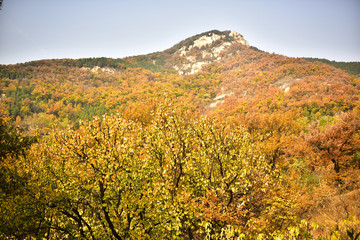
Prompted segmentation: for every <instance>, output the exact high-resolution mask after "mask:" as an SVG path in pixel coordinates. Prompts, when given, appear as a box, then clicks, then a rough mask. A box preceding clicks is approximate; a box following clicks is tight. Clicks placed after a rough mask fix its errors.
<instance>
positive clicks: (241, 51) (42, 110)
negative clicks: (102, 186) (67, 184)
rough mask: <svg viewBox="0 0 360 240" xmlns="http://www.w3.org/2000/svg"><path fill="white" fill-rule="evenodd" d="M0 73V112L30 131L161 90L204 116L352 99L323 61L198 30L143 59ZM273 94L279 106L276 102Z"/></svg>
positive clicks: (349, 85) (352, 88)
mask: <svg viewBox="0 0 360 240" xmlns="http://www.w3.org/2000/svg"><path fill="white" fill-rule="evenodd" d="M0 72H1V74H0V78H1V94H2V101H1V103H2V105H3V108H4V109H7V110H8V111H9V112H10V116H11V117H10V118H11V119H12V120H13V121H14V120H15V119H16V118H18V121H20V120H21V122H22V123H23V125H24V126H28V128H29V127H30V128H32V129H36V126H43V125H46V126H50V125H51V124H50V122H51V121H50V120H49V119H53V118H54V120H55V121H57V120H58V119H59V117H60V119H61V118H64V119H65V123H64V124H66V123H67V122H72V123H75V122H76V121H78V120H79V119H81V118H83V119H84V118H85V119H88V118H91V116H92V115H96V114H100V115H101V114H104V113H105V112H114V111H118V110H121V111H124V110H125V109H126V107H127V106H128V105H129V104H130V105H131V103H135V102H139V101H140V102H142V101H146V99H149V98H153V97H155V96H161V95H162V94H163V93H165V92H168V93H171V94H175V96H177V97H178V99H181V101H189V99H191V102H193V103H194V104H195V105H197V108H199V107H203V108H205V109H207V110H209V111H214V110H216V109H218V108H221V109H228V110H229V109H235V108H237V107H239V106H240V105H244V104H245V103H246V108H251V107H252V106H253V105H257V104H258V103H259V102H263V101H265V99H268V100H266V101H267V102H268V103H267V104H261V105H262V106H261V107H260V109H259V110H261V111H269V108H270V110H274V109H281V110H284V111H285V110H289V109H292V108H299V107H300V108H301V109H303V110H302V111H303V113H304V114H308V115H309V117H311V116H312V115H314V114H316V113H317V112H321V113H323V112H326V113H327V114H331V115H335V114H336V113H337V112H341V111H343V110H345V109H347V110H349V109H353V108H354V107H355V106H356V103H357V101H358V98H359V94H358V91H359V80H358V78H356V76H350V75H349V74H348V73H347V72H345V71H343V70H341V69H339V68H335V67H333V66H331V65H328V64H326V63H322V62H318V61H308V60H307V59H302V58H289V57H285V56H282V55H277V54H270V53H267V52H263V51H260V50H258V49H257V48H256V47H251V46H249V43H248V42H247V41H246V40H245V39H244V38H243V36H242V35H241V34H239V33H237V32H234V31H217V30H213V31H209V32H205V33H202V34H199V35H195V36H193V37H190V38H188V39H185V40H183V41H181V42H179V43H178V44H176V45H174V46H173V47H171V48H169V49H167V50H165V51H162V52H156V53H152V54H147V55H141V56H135V57H127V58H123V59H109V58H87V59H78V60H73V59H59V60H42V61H34V62H29V63H24V64H17V65H2V66H0ZM274 94H277V95H279V94H280V95H282V99H283V100H282V102H278V101H277V102H276V103H275V102H274V99H273V96H274ZM270 102H271V103H270ZM241 108H243V107H241ZM4 111H5V110H4ZM244 111H245V112H246V111H248V110H246V109H244ZM5 112H6V111H5ZM39 116H42V117H41V118H39ZM43 118H45V119H48V118H49V119H48V120H45V119H43ZM40 119H43V120H40ZM34 121H35V123H34ZM38 121H41V122H42V121H45V122H48V123H46V124H44V123H39V122H38ZM36 122H38V123H36ZM60 122H61V121H60Z"/></svg>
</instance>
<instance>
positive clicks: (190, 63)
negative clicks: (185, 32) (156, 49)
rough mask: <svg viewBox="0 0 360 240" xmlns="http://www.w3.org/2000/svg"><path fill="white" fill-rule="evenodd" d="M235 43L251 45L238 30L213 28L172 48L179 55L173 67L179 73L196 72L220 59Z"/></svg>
mask: <svg viewBox="0 0 360 240" xmlns="http://www.w3.org/2000/svg"><path fill="white" fill-rule="evenodd" d="M234 44H240V45H242V46H245V47H249V43H248V42H247V41H246V40H245V39H244V37H243V36H242V35H241V34H240V33H238V32H236V31H218V30H213V31H209V32H205V33H201V34H198V35H195V36H193V37H190V38H188V39H186V40H184V41H182V42H180V43H179V44H177V45H175V46H174V47H172V48H171V49H170V50H171V51H172V52H173V53H174V54H175V55H177V56H179V59H178V60H177V61H176V63H175V65H174V66H173V68H174V69H175V70H176V71H178V72H179V74H194V73H196V72H198V71H200V70H201V68H202V66H203V65H205V64H209V63H212V62H214V61H218V60H220V59H221V56H222V54H223V53H224V52H225V51H226V50H228V49H229V48H230V46H233V45H234Z"/></svg>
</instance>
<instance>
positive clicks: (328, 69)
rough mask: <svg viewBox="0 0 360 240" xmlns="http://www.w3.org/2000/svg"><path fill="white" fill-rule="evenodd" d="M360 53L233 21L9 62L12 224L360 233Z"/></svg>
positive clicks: (48, 232) (1, 108)
mask: <svg viewBox="0 0 360 240" xmlns="http://www.w3.org/2000/svg"><path fill="white" fill-rule="evenodd" d="M315 60H316V61H315ZM357 66H358V63H349V64H346V63H337V64H335V63H334V62H332V63H329V62H327V61H322V60H320V59H302V58H289V57H286V56H282V55H278V54H270V53H267V52H263V51H260V50H259V49H257V48H256V47H250V46H249V44H248V43H247V42H246V41H245V40H244V39H243V37H242V36H241V35H240V34H238V33H235V32H230V31H225V32H220V31H210V32H207V33H203V34H199V35H196V36H194V37H191V38H189V39H186V40H184V41H182V42H180V43H178V44H177V45H175V46H174V47H172V48H170V49H168V50H165V51H163V52H156V53H152V54H148V55H142V56H135V57H128V58H123V59H108V58H90V59H78V60H74V59H58V60H41V61H35V62H29V63H24V64H17V65H1V66H0V81H1V82H0V117H1V138H0V140H1V155H0V157H1V159H0V161H1V162H0V164H1V165H0V199H1V203H2V204H1V206H0V237H1V238H5V239H6V238H10V239H11V238H16V239H29V238H34V239H37V238H39V239H42V238H44V239H162V238H166V239H324V238H332V239H347V238H349V239H356V236H358V234H359V233H360V208H359V204H358V200H359V199H360V190H359V189H360V182H359V181H360V179H359V176H360V92H359V91H360V78H359V72H358V71H357V70H356V67H357Z"/></svg>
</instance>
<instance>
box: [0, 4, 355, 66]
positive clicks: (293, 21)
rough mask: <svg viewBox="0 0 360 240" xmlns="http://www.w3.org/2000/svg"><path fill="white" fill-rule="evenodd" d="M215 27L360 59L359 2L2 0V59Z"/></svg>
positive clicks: (67, 54)
mask: <svg viewBox="0 0 360 240" xmlns="http://www.w3.org/2000/svg"><path fill="white" fill-rule="evenodd" d="M213 29H218V30H235V31H237V32H240V33H241V34H242V35H243V36H244V37H245V39H246V40H248V42H249V43H250V45H252V46H256V47H258V48H260V49H262V50H265V51H268V52H275V53H279V54H283V55H286V56H291V57H319V58H327V59H329V60H337V61H360V0H237V1H235V0H218V1H214V0H117V1H115V0H101V1H100V0H62V1H59V0H4V1H3V7H2V10H0V64H13V63H20V62H26V61H31V60H39V59H52V58H83V57H112V58H118V57H125V56H133V55H139V54H147V53H151V52H155V51H162V50H165V49H167V48H169V47H171V46H173V45H174V44H176V43H178V42H179V41H181V40H183V39H185V38H187V37H190V36H192V35H195V34H198V33H202V32H205V31H209V30H213Z"/></svg>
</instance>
